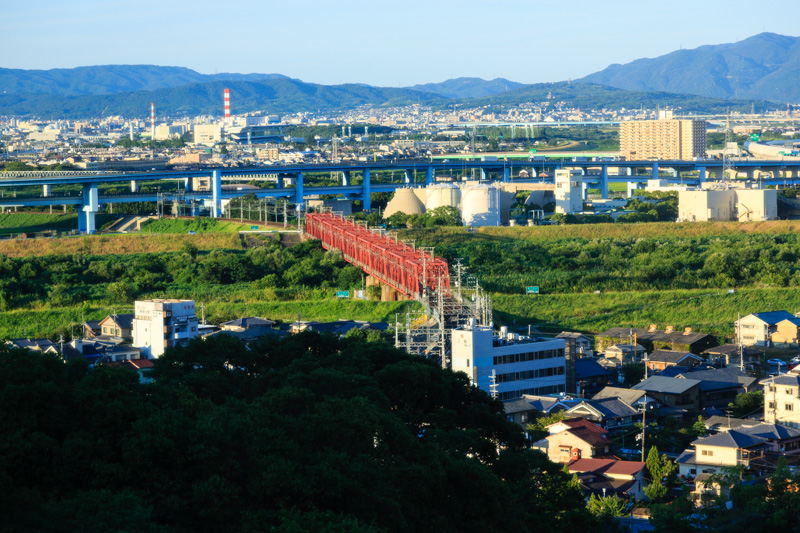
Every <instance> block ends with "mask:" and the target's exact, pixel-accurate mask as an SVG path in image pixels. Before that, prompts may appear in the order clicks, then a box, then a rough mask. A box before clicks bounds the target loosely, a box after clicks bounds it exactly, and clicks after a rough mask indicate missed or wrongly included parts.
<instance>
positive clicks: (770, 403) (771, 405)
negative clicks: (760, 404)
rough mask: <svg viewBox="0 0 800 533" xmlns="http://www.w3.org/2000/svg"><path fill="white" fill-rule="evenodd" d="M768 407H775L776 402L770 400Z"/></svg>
mask: <svg viewBox="0 0 800 533" xmlns="http://www.w3.org/2000/svg"><path fill="white" fill-rule="evenodd" d="M767 407H768V408H769V409H775V402H769V403H768V404H767Z"/></svg>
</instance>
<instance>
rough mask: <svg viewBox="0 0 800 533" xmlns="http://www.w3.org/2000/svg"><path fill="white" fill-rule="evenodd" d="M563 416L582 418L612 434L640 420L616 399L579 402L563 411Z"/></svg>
mask: <svg viewBox="0 0 800 533" xmlns="http://www.w3.org/2000/svg"><path fill="white" fill-rule="evenodd" d="M564 416H566V417H569V418H575V417H582V418H585V419H587V420H591V421H592V422H594V423H596V424H597V425H599V426H600V427H602V428H603V429H607V430H609V431H612V432H614V431H617V430H621V429H622V428H623V427H624V426H628V425H630V424H634V423H636V422H639V421H640V420H641V418H642V415H641V413H639V412H638V411H637V410H636V409H634V408H633V407H631V406H630V405H628V404H627V403H625V402H623V401H622V400H620V399H618V398H603V399H600V400H596V399H592V400H581V401H580V403H578V404H577V405H575V406H573V407H571V408H569V409H567V410H566V411H564Z"/></svg>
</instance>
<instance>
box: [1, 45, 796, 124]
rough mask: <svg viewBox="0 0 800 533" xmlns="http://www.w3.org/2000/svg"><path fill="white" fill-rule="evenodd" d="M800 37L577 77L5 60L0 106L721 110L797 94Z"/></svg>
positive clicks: (16, 111)
mask: <svg viewBox="0 0 800 533" xmlns="http://www.w3.org/2000/svg"><path fill="white" fill-rule="evenodd" d="M798 78H800V38H797V37H787V36H782V35H776V34H772V33H762V34H759V35H756V36H754V37H750V38H748V39H745V40H744V41H740V42H737V43H732V44H722V45H710V46H701V47H699V48H696V49H693V50H679V51H676V52H672V53H670V54H667V55H664V56H661V57H658V58H654V59H639V60H636V61H633V62H631V63H628V64H626V65H611V66H609V67H608V68H606V69H604V70H602V71H600V72H596V73H594V74H591V75H589V76H586V77H585V78H583V79H581V80H577V81H575V82H571V83H568V82H561V83H539V84H533V85H524V84H521V83H518V82H513V81H510V80H507V79H504V78H497V79H494V80H483V79H480V78H456V79H451V80H446V81H443V82H440V83H427V84H421V85H414V86H411V87H400V88H395V87H373V86H370V85H366V84H357V83H353V84H343V85H320V84H314V83H306V82H303V81H301V80H298V79H293V78H290V77H288V76H284V75H282V74H235V73H223V74H201V73H199V72H196V71H194V70H191V69H188V68H183V67H160V66H155V65H103V66H90V67H79V68H74V69H52V70H20V69H2V68H0V114H3V115H34V116H40V117H48V118H78V117H92V116H101V115H103V114H106V113H107V114H114V115H123V116H136V115H140V116H141V115H147V114H149V106H150V102H155V103H156V110H157V114H158V115H159V116H164V115H199V114H219V113H220V109H221V94H222V90H223V89H224V88H230V89H231V94H232V107H233V112H234V113H242V112H251V111H263V112H267V113H293V112H298V111H320V112H330V111H337V110H342V109H347V108H353V107H357V106H360V105H378V106H380V105H385V106H387V105H406V104H411V103H420V104H426V105H432V106H438V107H442V108H444V107H446V106H448V105H450V104H451V103H453V102H454V101H458V102H459V103H460V104H462V105H467V106H477V105H499V106H505V105H517V104H519V103H523V102H532V101H535V102H541V101H544V100H547V99H548V96H549V97H552V100H553V101H557V102H558V101H563V102H567V103H568V104H569V105H570V106H571V107H579V108H587V109H588V108H604V107H605V108H609V109H619V108H623V107H624V108H637V107H640V106H644V107H649V108H653V107H655V106H656V105H662V106H671V107H674V108H680V109H682V110H683V111H696V112H724V111H725V110H726V109H728V108H730V109H739V110H749V109H750V107H751V105H752V106H755V107H756V108H757V109H758V110H764V109H775V108H777V105H776V102H777V103H781V104H782V103H783V102H786V101H787V100H790V101H795V102H797V101H800V84H798V83H797V82H796V80H797V79H798Z"/></svg>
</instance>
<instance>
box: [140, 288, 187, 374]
mask: <svg viewBox="0 0 800 533" xmlns="http://www.w3.org/2000/svg"><path fill="white" fill-rule="evenodd" d="M197 335H198V333H197V312H196V310H195V305H194V300H163V299H157V300H142V301H137V302H136V303H135V304H134V318H133V346H135V347H137V348H140V349H141V351H142V354H143V355H144V356H146V357H147V358H148V359H153V358H156V357H158V356H160V355H163V354H164V350H165V349H166V348H169V347H170V346H177V345H185V344H186V343H188V342H189V339H191V338H193V337H197Z"/></svg>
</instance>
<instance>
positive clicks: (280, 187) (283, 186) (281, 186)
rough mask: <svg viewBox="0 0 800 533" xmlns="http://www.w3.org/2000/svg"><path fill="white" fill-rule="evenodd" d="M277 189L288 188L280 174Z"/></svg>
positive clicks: (276, 184)
mask: <svg viewBox="0 0 800 533" xmlns="http://www.w3.org/2000/svg"><path fill="white" fill-rule="evenodd" d="M275 187H277V188H278V189H285V188H286V183H285V182H284V180H283V176H282V175H280V174H278V181H277V182H276V183H275Z"/></svg>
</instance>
